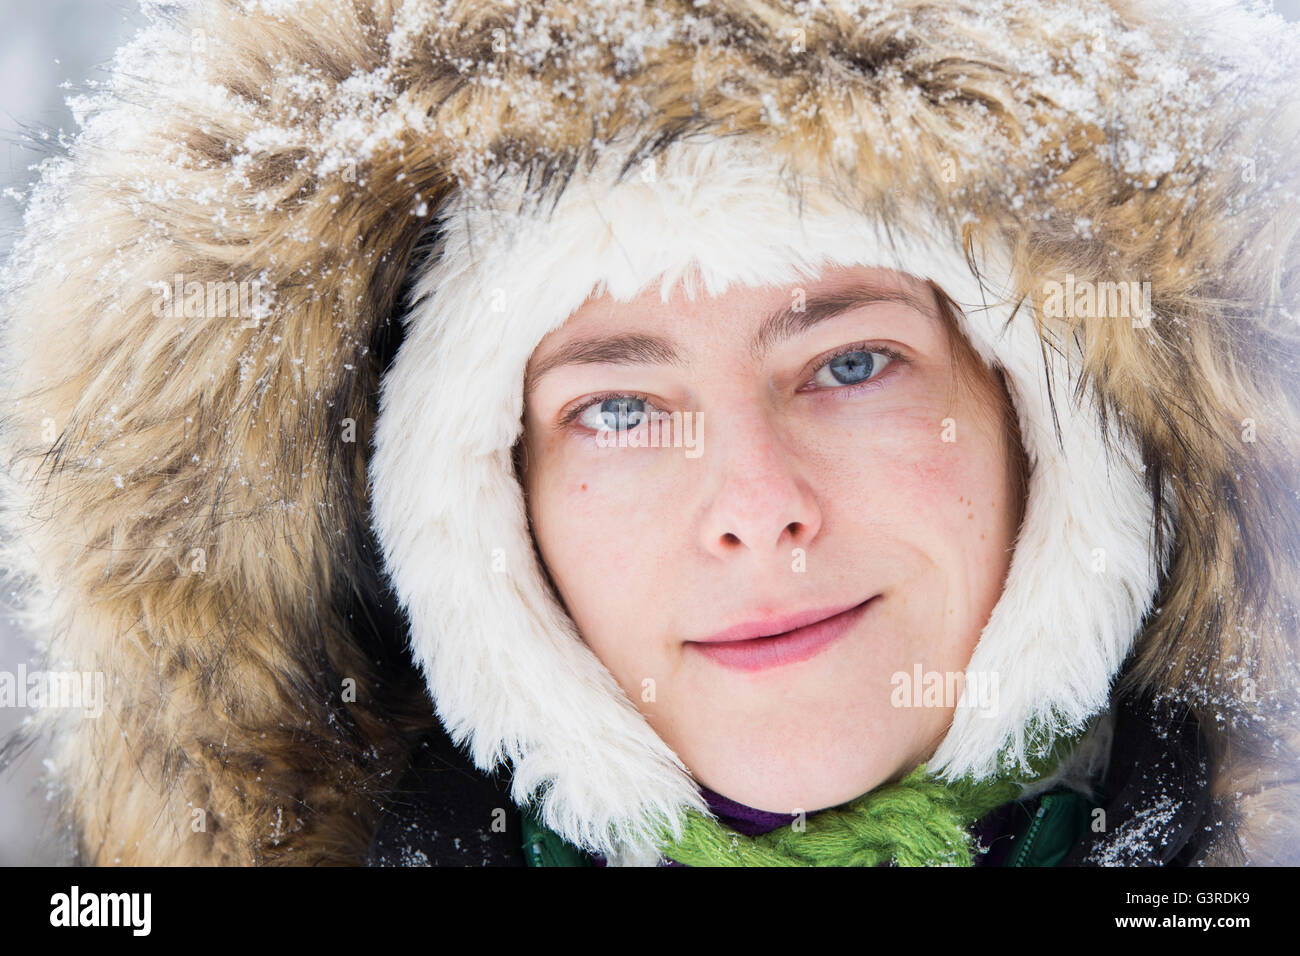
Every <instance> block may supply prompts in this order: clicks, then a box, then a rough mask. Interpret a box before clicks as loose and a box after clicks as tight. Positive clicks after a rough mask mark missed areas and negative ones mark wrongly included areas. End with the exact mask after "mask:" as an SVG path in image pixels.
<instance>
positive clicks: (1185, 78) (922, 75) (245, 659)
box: [3, 0, 1300, 863]
mask: <svg viewBox="0 0 1300 956" xmlns="http://www.w3.org/2000/svg"><path fill="white" fill-rule="evenodd" d="M150 7H151V8H152V9H154V11H155V13H156V14H157V20H156V23H155V25H154V26H152V27H150V28H149V29H147V30H146V31H144V32H143V33H142V34H141V35H140V36H139V37H138V38H137V39H136V40H135V41H134V42H133V44H131V45H130V46H129V47H127V48H125V49H124V50H123V51H122V53H121V54H120V56H119V61H118V64H117V69H116V70H115V72H114V75H113V79H112V80H111V81H110V83H109V84H108V86H107V87H106V88H105V89H104V90H103V91H102V92H101V93H99V94H96V95H94V96H90V97H87V98H85V99H84V100H83V101H82V102H81V103H80V106H81V108H82V110H83V111H84V112H85V114H86V120H85V124H84V129H83V131H82V133H81V134H80V136H79V137H78V138H77V140H76V141H75V142H74V144H73V145H72V147H71V148H70V150H69V152H68V155H67V156H65V157H60V158H57V159H52V160H50V161H49V163H48V164H47V166H46V167H45V169H44V171H43V176H42V181H41V184H40V185H39V186H38V187H37V189H36V191H35V193H34V195H33V197H32V199H31V202H30V204H29V211H28V216H27V220H26V234H25V236H24V238H23V240H22V241H21V242H20V243H19V245H18V247H17V248H16V251H15V255H14V258H13V260H12V262H11V263H10V266H9V270H8V272H7V274H6V285H5V299H4V317H5V321H6V325H5V328H4V344H5V348H4V351H3V354H4V356H5V362H6V366H7V367H6V368H5V370H4V381H5V387H6V389H7V393H6V395H5V406H4V416H5V417H4V430H3V438H4V451H5V457H6V461H7V463H8V475H9V479H10V486H9V488H8V494H7V497H6V510H5V516H4V517H5V530H6V534H7V536H6V558H7V561H6V563H7V564H8V566H9V567H11V568H12V569H14V571H15V572H17V573H19V574H20V575H22V579H23V588H24V594H25V597H24V602H25V604H24V606H25V608H26V610H27V612H28V617H29V620H30V622H31V624H32V626H33V628H34V629H36V631H37V633H38V634H39V635H40V636H41V637H43V638H46V639H47V640H48V661H49V663H48V665H47V666H48V667H49V668H64V669H70V670H74V671H89V672H100V673H103V674H105V675H106V677H107V687H108V690H107V694H106V698H105V711H104V714H103V715H102V716H101V717H99V718H98V719H84V718H83V717H82V716H81V715H79V714H77V715H75V716H74V715H73V714H71V713H68V712H60V711H55V710H46V711H44V712H43V716H44V717H45V718H46V719H45V721H44V724H45V726H47V727H49V728H50V729H51V731H52V732H53V733H54V735H55V741H56V743H57V752H56V759H55V767H56V772H57V774H58V775H59V779H60V781H61V782H62V784H63V787H64V794H65V798H66V800H65V802H66V806H67V808H68V812H69V814H70V819H71V821H72V823H73V825H74V826H75V828H76V832H77V835H78V838H79V841H80V845H81V847H82V849H83V851H84V853H85V855H86V857H87V859H88V860H90V861H93V862H100V863H112V862H122V863H149V862H177V863H186V862H221V863H248V862H253V863H267V862H285V863H315V862H356V861H359V860H360V859H362V858H363V857H364V854H365V849H366V845H367V843H368V841H369V837H370V835H371V833H372V832H373V829H374V823H375V818H376V814H377V812H378V811H379V810H380V809H381V808H382V806H383V805H384V801H385V799H386V797H385V794H386V791H387V789H388V788H391V787H392V786H393V785H394V784H395V783H396V776H397V774H399V773H400V771H401V770H402V768H403V767H404V766H405V764H406V762H407V760H408V757H409V749H410V747H411V746H412V744H413V742H414V741H415V740H417V739H418V737H419V735H420V734H421V733H422V732H423V731H424V730H425V729H427V727H428V726H429V725H430V723H431V722H432V721H433V719H434V713H433V712H434V709H435V708H436V711H437V714H438V716H439V717H440V718H441V721H442V723H443V724H445V725H446V727H447V729H448V731H449V732H450V733H451V735H452V736H453V738H455V739H456V740H457V741H458V742H463V743H464V744H465V746H466V748H467V751H468V752H469V754H470V755H471V756H472V758H473V760H474V761H475V762H476V763H477V764H478V765H479V767H480V768H481V769H483V770H489V769H491V768H492V767H493V766H495V765H496V764H498V763H500V762H503V761H504V762H506V763H507V764H508V765H509V766H510V768H511V770H512V788H513V789H512V793H511V796H512V798H513V799H514V800H515V801H516V802H518V803H523V802H525V801H527V800H529V799H537V800H538V801H539V803H540V806H541V812H542V815H543V818H544V819H545V820H546V822H547V823H548V825H550V826H552V827H553V828H555V829H556V830H557V831H558V832H560V833H561V834H562V835H563V836H565V837H566V838H567V839H570V840H572V841H573V842H575V843H579V844H582V845H584V846H586V847H588V848H590V849H593V850H598V851H601V852H605V853H610V854H614V855H617V854H619V853H623V852H627V853H628V854H629V857H631V856H635V855H637V852H638V851H641V852H643V851H644V850H645V849H646V847H645V845H644V844H645V840H646V839H647V838H648V835H649V833H650V831H651V829H652V828H653V827H654V826H657V825H658V824H659V823H662V822H665V821H671V820H672V819H673V818H674V816H675V815H676V814H677V813H678V812H679V811H680V810H681V809H683V808H685V807H691V806H696V807H698V806H701V803H700V800H699V795H698V793H697V792H696V788H695V786H694V784H693V783H692V780H691V778H690V776H689V774H688V773H687V772H686V770H685V768H684V767H682V766H681V764H680V762H679V761H678V760H677V758H676V757H675V755H674V754H673V753H672V752H671V751H670V750H669V749H668V748H667V746H666V745H665V744H664V743H663V742H662V741H661V740H660V739H659V738H658V737H657V736H656V735H655V734H654V733H653V732H652V731H651V730H650V728H649V725H648V724H647V723H646V722H645V720H644V719H643V718H641V717H640V716H639V714H638V713H637V711H636V709H635V708H634V707H633V706H632V705H631V704H630V702H629V701H628V700H627V698H626V696H625V695H624V694H623V693H622V691H621V690H620V689H619V688H618V686H617V684H616V683H615V682H614V680H613V678H612V677H611V676H610V675H609V673H608V672H607V671H606V669H605V668H604V667H603V666H602V665H601V664H600V663H599V661H598V660H597V659H596V657H595V656H594V655H593V654H592V653H591V651H590V649H588V648H587V647H586V646H585V644H583V642H582V641H581V639H580V638H579V637H578V635H577V633H576V630H575V629H574V626H573V624H572V622H571V621H570V620H569V619H568V617H567V615H566V614H565V613H564V611H563V608H562V606H561V604H560V603H559V602H558V601H557V600H556V598H555V596H554V594H553V593H551V591H550V589H549V588H548V586H547V583H546V581H545V578H544V575H543V573H542V569H541V568H540V567H539V566H538V564H537V562H536V557H535V554H534V551H533V548H532V545H531V541H530V539H529V535H528V526H527V521H526V516H525V512H524V507H523V501H522V496H521V491H520V488H519V485H518V482H517V480H516V479H515V475H514V471H513V458H512V450H513V448H514V446H515V443H516V442H517V440H518V438H519V434H520V424H521V422H520V414H521V411H522V385H523V377H522V373H523V368H524V365H525V363H526V362H527V359H528V357H529V355H530V354H531V352H532V350H533V348H534V347H535V346H536V344H537V342H538V341H539V340H540V338H541V337H542V336H543V335H545V334H546V333H547V332H548V331H550V330H551V329H553V328H555V327H557V326H558V325H559V324H561V323H562V322H563V321H564V319H565V317H566V316H567V315H568V314H570V313H571V312H572V310H573V309H574V308H576V307H577V305H579V304H580V303H581V302H582V301H583V299H584V298H585V297H586V296H587V295H588V294H590V293H591V291H592V289H593V286H594V285H595V284H596V283H600V284H603V285H604V287H605V288H606V289H608V290H609V291H610V292H611V294H613V295H615V296H616V297H628V296H631V295H633V294H634V293H636V292H637V291H639V290H641V289H643V288H645V287H646V286H647V285H648V284H650V283H652V282H659V281H662V282H663V283H664V286H665V288H666V287H667V286H668V285H670V284H671V283H672V282H674V281H676V280H677V279H679V278H686V279H688V282H691V283H696V284H697V285H698V286H699V287H700V288H706V289H709V290H716V289H720V288H722V287H725V286H726V285H728V284H730V283H733V282H759V281H763V282H769V281H773V282H782V281H793V280H794V279H795V278H796V276H797V275H798V274H800V270H802V271H803V273H804V274H806V273H807V271H808V270H811V269H813V268H815V267H816V266H818V265H819V264H824V263H827V262H836V263H842V264H853V263H865V264H872V265H887V266H892V267H895V268H902V269H905V270H907V271H911V272H917V271H918V270H919V269H921V268H924V269H925V270H927V271H928V272H929V276H928V277H930V278H933V279H934V280H935V281H936V282H937V283H938V284H939V285H940V286H942V287H943V288H944V290H945V292H947V293H948V294H949V295H950V296H951V297H952V298H953V300H954V301H955V302H956V303H957V304H958V305H959V306H960V311H961V314H960V315H959V319H960V324H961V328H962V331H963V332H964V333H965V334H966V335H967V337H968V338H969V339H970V341H971V343H972V344H973V345H974V346H975V349H976V351H977V352H978V353H979V354H980V355H981V357H983V358H984V359H985V360H986V361H987V362H988V363H989V364H990V365H993V366H995V367H997V368H999V369H1000V370H1001V371H1002V372H1003V374H1004V376H1005V377H1006V380H1007V383H1008V390H1009V392H1010V393H1011V397H1012V399H1013V403H1014V404H1015V406H1016V411H1017V414H1018V417H1019V421H1020V426H1021V437H1022V443H1023V445H1024V447H1025V450H1026V453H1027V455H1028V457H1029V460H1030V465H1031V473H1030V488H1029V496H1028V501H1027V509H1026V516H1025V521H1024V524H1023V526H1022V529H1021V534H1020V536H1019V538H1018V540H1017V545H1016V552H1015V555H1014V557H1013V562H1012V567H1011V571H1010V573H1009V576H1008V579H1007V585H1006V589H1005V592H1004V595H1003V598H1002V599H1001V600H1000V601H999V604H998V606H997V608H996V609H995V610H994V613H993V617H992V619H991V620H990V622H989V626H988V628H987V629H986V631H985V632H984V635H983V637H982V638H981V641H980V644H979V646H978V647H977V648H976V651H975V655H974V657H973V658H972V662H971V668H972V669H975V670H984V671H992V672H996V673H999V674H1000V675H1001V676H1002V687H1003V700H1002V702H1001V707H1000V709H999V716H998V719H996V720H992V721H988V720H982V719H980V718H978V717H973V716H972V713H971V712H970V711H966V712H963V711H962V709H961V708H959V709H958V713H957V716H956V717H955V719H954V724H953V727H952V729H951V730H950V732H949V733H948V735H947V737H945V739H944V741H943V742H942V743H941V745H940V747H939V751H938V752H937V753H936V754H935V756H934V761H933V763H934V764H935V765H936V766H938V767H942V768H943V769H944V771H945V772H946V773H948V774H950V775H953V776H955V775H959V774H966V773H974V774H985V773H988V772H990V771H991V770H992V769H993V768H994V767H995V766H996V764H997V763H998V761H999V760H1002V759H1010V758H1015V757H1017V756H1019V755H1020V754H1021V753H1022V752H1023V749H1024V746H1025V742H1026V740H1027V739H1028V738H1029V736H1030V735H1031V734H1032V733H1033V732H1035V731H1047V732H1051V733H1062V732H1067V731H1075V730H1078V729H1080V728H1081V727H1083V726H1084V725H1085V724H1086V723H1087V722H1088V721H1089V720H1090V719H1091V718H1093V717H1095V716H1096V715H1097V714H1098V713H1100V712H1101V711H1103V710H1105V709H1106V707H1107V703H1108V701H1109V700H1110V699H1111V697H1112V694H1113V693H1114V692H1116V691H1118V692H1121V693H1122V692H1124V691H1125V690H1126V688H1115V687H1113V686H1112V681H1113V679H1114V678H1115V677H1116V676H1117V675H1118V674H1119V672H1120V668H1121V665H1123V664H1124V662H1125V661H1126V660H1127V661H1129V662H1130V664H1131V667H1130V668H1129V671H1128V674H1129V680H1130V682H1131V683H1132V685H1133V686H1132V687H1131V688H1127V690H1142V691H1144V692H1147V693H1150V694H1154V695H1156V696H1161V697H1169V698H1173V699H1175V700H1177V701H1180V702H1183V703H1185V704H1186V705H1187V706H1188V707H1190V708H1191V710H1192V712H1193V713H1194V714H1195V716H1196V717H1197V719H1198V720H1199V722H1200V725H1201V728H1202V731H1203V732H1204V733H1205V734H1206V735H1207V738H1208V739H1209V741H1210V743H1211V745H1212V752H1213V775H1212V786H1211V789H1212V793H1213V795H1214V796H1215V797H1216V799H1218V801H1219V803H1220V809H1221V813H1222V817H1223V820H1224V821H1225V822H1227V823H1230V824H1232V825H1233V826H1232V827H1230V828H1228V829H1230V830H1232V829H1235V831H1236V833H1237V836H1238V837H1239V841H1240V848H1239V849H1240V852H1238V846H1237V841H1235V840H1225V841H1224V843H1223V845H1222V847H1221V848H1220V850H1219V851H1218V853H1217V856H1216V859H1217V860H1219V861H1221V862H1234V861H1239V860H1242V859H1245V860H1249V861H1251V862H1277V861H1284V860H1285V861H1291V862H1300V839H1298V837H1297V829H1296V828H1297V823H1296V822H1295V821H1296V820H1298V819H1300V815H1297V812H1296V807H1297V805H1298V804H1300V800H1298V799H1297V797H1296V796H1295V793H1296V790H1297V788H1300V768H1298V767H1297V763H1296V753H1295V750H1294V746H1295V744H1294V740H1295V738H1296V729H1297V724H1296V687H1297V676H1296V666H1297V665H1296V654H1295V651H1296V647H1295V644H1296V640H1297V626H1298V624H1297V610H1296V603H1295V602H1296V598H1297V594H1298V592H1297V585H1298V584H1300V581H1298V579H1297V572H1298V571H1300V568H1298V566H1297V561H1298V560H1300V551H1298V548H1300V504H1298V502H1297V481H1296V478H1297V474H1296V467H1297V466H1296V462H1297V459H1298V457H1300V456H1298V455H1297V451H1300V388H1298V385H1297V381H1298V380H1297V367H1296V360H1297V356H1300V274H1298V273H1297V270H1296V266H1297V265H1300V262H1297V258H1298V257H1300V240H1298V239H1297V229H1298V228H1300V167H1298V166H1297V163H1296V162H1295V159H1294V158H1295V156H1296V155H1297V154H1298V153H1300V111H1298V110H1297V108H1296V107H1295V105H1294V103H1295V99H1296V98H1295V92H1296V89H1295V86H1296V83H1297V79H1296V78H1297V76H1298V75H1300V74H1297V66H1300V39H1298V38H1297V37H1296V35H1295V32H1294V31H1293V30H1292V31H1288V30H1287V29H1285V28H1284V27H1283V26H1282V25H1281V24H1279V23H1278V22H1277V21H1275V20H1274V21H1268V20H1264V19H1258V18H1256V17H1254V16H1250V15H1246V14H1243V13H1241V12H1240V11H1236V10H1224V11H1221V12H1220V13H1218V14H1216V15H1213V16H1210V15H1203V16H1202V17H1201V18H1200V19H1195V18H1189V16H1188V15H1187V14H1186V13H1185V12H1182V13H1180V14H1179V15H1178V16H1177V17H1174V16H1172V15H1171V11H1170V9H1169V8H1167V7H1166V6H1165V5H1163V4H1156V3H1142V4H1139V3H1128V2H1110V3H1102V2H1086V3H1083V4H1080V3H1078V2H1072V3H1068V4H1067V3H1056V2H1046V0H1033V2H1029V0H1026V2H998V3H981V4H978V5H976V4H970V5H967V4H947V3H943V4H936V3H921V2H862V3H848V2H841V3H827V4H824V5H823V4H817V5H807V4H797V5H796V4H786V3H766V2H729V0H714V2H711V3H707V4H702V5H698V4H695V3H690V2H665V3H657V4H643V3H616V4H604V3H587V2H563V3H547V4H531V3H493V2H484V3H476V4H473V5H469V4H457V3H436V2H418V0H404V2H403V0H390V2H384V0H343V2H341V0H302V2H290V0H275V2H271V0H247V2H235V0H208V2H196V3H193V4H184V5H180V4H176V5H166V6H156V5H153V4H150ZM1224 37H1231V42H1229V43H1226V44H1223V46H1225V47H1228V48H1231V50H1249V55H1246V54H1245V53H1232V52H1225V50H1224V49H1222V48H1219V46H1217V45H1216V43H1217V41H1221V40H1222V39H1223V38H1224ZM665 237H672V238H673V240H674V241H672V242H671V243H666V242H665V241H664V239H665ZM194 283H197V285H194ZM1105 283H1117V284H1121V285H1122V286H1123V287H1124V288H1126V289H1127V288H1141V289H1142V290H1143V295H1142V302H1143V305H1142V308H1141V310H1140V311H1139V312H1137V313H1135V314H1134V315H1133V316H1132V318H1133V320H1132V321H1130V320H1129V319H1130V316H1129V315H1128V314H1127V313H1125V314H1124V315H1122V316H1119V317H1117V316H1116V314H1115V313H1114V311H1113V310H1112V311H1110V312H1107V311H1106V309H1104V308H1099V307H1098V303H1099V301H1100V299H1097V298H1089V297H1091V296H1094V294H1095V292H1096V290H1098V289H1101V288H1103V287H1104V286H1103V285H1102V284H1105ZM543 293H544V294H543ZM232 297H233V298H232ZM1136 299H1137V297H1136V296H1135V297H1134V299H1133V301H1136ZM232 302H237V303H238V304H237V305H232ZM1081 302H1091V304H1080V303H1081ZM1063 303H1068V304H1065V305H1064V308H1058V305H1061V304H1063ZM216 306H219V308H217V307H216ZM484 369H491V370H492V371H493V372H494V375H492V376H484V375H482V372H483V370H484ZM485 378H487V379H491V380H492V383H493V384H492V385H490V386H484V385H483V384H482V382H483V380H484V379H485ZM485 388H486V389H487V390H485ZM412 662H413V663H414V665H416V668H418V670H417V669H415V668H413V667H412Z"/></svg>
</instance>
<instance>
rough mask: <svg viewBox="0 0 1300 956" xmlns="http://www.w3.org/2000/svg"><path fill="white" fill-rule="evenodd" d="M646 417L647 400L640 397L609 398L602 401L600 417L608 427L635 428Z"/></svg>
mask: <svg viewBox="0 0 1300 956" xmlns="http://www.w3.org/2000/svg"><path fill="white" fill-rule="evenodd" d="M644 417H645V402H643V401H641V399H639V398H607V399H605V400H604V401H603V402H601V403H600V418H601V421H603V422H604V423H605V427H606V428H611V429H617V428H620V427H626V428H635V427H636V426H637V425H639V424H641V419H643V418H644Z"/></svg>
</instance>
